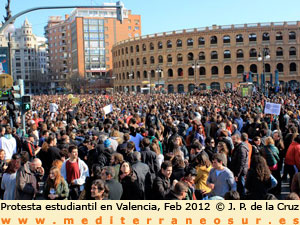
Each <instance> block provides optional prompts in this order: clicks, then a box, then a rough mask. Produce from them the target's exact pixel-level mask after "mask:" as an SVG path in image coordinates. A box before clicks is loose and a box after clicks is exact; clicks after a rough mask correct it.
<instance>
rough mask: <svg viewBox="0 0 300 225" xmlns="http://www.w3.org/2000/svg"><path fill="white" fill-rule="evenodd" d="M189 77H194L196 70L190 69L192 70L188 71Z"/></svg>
mask: <svg viewBox="0 0 300 225" xmlns="http://www.w3.org/2000/svg"><path fill="white" fill-rule="evenodd" d="M188 75H189V76H194V69H193V68H192V67H190V68H189V69H188Z"/></svg>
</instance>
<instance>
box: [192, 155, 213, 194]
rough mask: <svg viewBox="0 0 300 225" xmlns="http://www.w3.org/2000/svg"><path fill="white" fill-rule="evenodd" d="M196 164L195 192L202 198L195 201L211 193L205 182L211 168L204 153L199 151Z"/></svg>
mask: <svg viewBox="0 0 300 225" xmlns="http://www.w3.org/2000/svg"><path fill="white" fill-rule="evenodd" d="M196 162H197V166H196V171H197V176H196V178H195V186H196V190H198V192H200V193H201V194H202V197H200V198H199V197H197V199H201V198H203V197H205V195H206V194H208V193H210V192H211V189H210V188H209V187H208V186H207V184H206V181H207V178H208V175H209V172H210V170H211V168H212V167H211V162H210V160H209V157H208V155H207V153H206V152H204V151H201V152H200V153H199V154H198V155H197V156H196Z"/></svg>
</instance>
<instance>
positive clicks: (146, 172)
mask: <svg viewBox="0 0 300 225" xmlns="http://www.w3.org/2000/svg"><path fill="white" fill-rule="evenodd" d="M132 169H133V170H134V172H135V174H136V176H137V180H138V183H139V187H140V190H141V191H142V195H143V196H144V199H149V194H150V192H151V188H152V179H151V173H150V169H149V166H148V165H147V164H145V163H142V162H139V161H138V162H134V163H133V164H132Z"/></svg>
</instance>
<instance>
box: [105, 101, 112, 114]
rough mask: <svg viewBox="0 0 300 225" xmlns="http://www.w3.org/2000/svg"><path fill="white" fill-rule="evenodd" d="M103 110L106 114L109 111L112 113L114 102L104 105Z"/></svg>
mask: <svg viewBox="0 0 300 225" xmlns="http://www.w3.org/2000/svg"><path fill="white" fill-rule="evenodd" d="M103 111H104V113H105V115H106V114H108V113H111V112H112V111H113V106H112V104H110V105H107V106H105V107H103Z"/></svg>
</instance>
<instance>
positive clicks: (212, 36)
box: [112, 22, 300, 93]
mask: <svg viewBox="0 0 300 225" xmlns="http://www.w3.org/2000/svg"><path fill="white" fill-rule="evenodd" d="M299 28H300V22H278V23H257V24H243V25H229V26H217V25H213V26H211V27H205V28H195V29H189V30H178V31H172V32H164V33H159V34H153V35H146V36H141V37H137V38H132V39H128V40H125V41H121V42H119V43H117V44H116V45H114V46H113V48H112V54H113V78H114V88H115V90H116V91H125V92H131V91H135V92H142V91H147V92H148V91H149V87H151V91H154V90H164V91H165V92H169V93H172V92H188V91H192V90H194V87H195V85H196V87H197V88H200V89H224V88H233V87H235V85H236V84H237V83H239V82H240V81H242V80H243V74H244V73H248V72H252V75H253V81H254V82H257V77H258V79H260V76H258V74H261V73H263V72H265V80H266V84H267V83H268V82H269V81H270V79H272V78H273V79H272V80H273V83H274V74H275V70H278V72H279V81H280V84H281V85H286V84H288V83H289V84H291V83H293V84H295V83H297V82H299V81H300V76H299V55H300V54H299V41H300V33H299V30H300V29H299ZM262 56H264V57H262ZM269 56H270V57H269ZM259 58H263V59H264V60H261V61H259V60H258V59H259ZM263 67H264V69H263ZM271 74H272V75H271ZM271 77H272V78H271ZM258 82H260V81H258Z"/></svg>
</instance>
